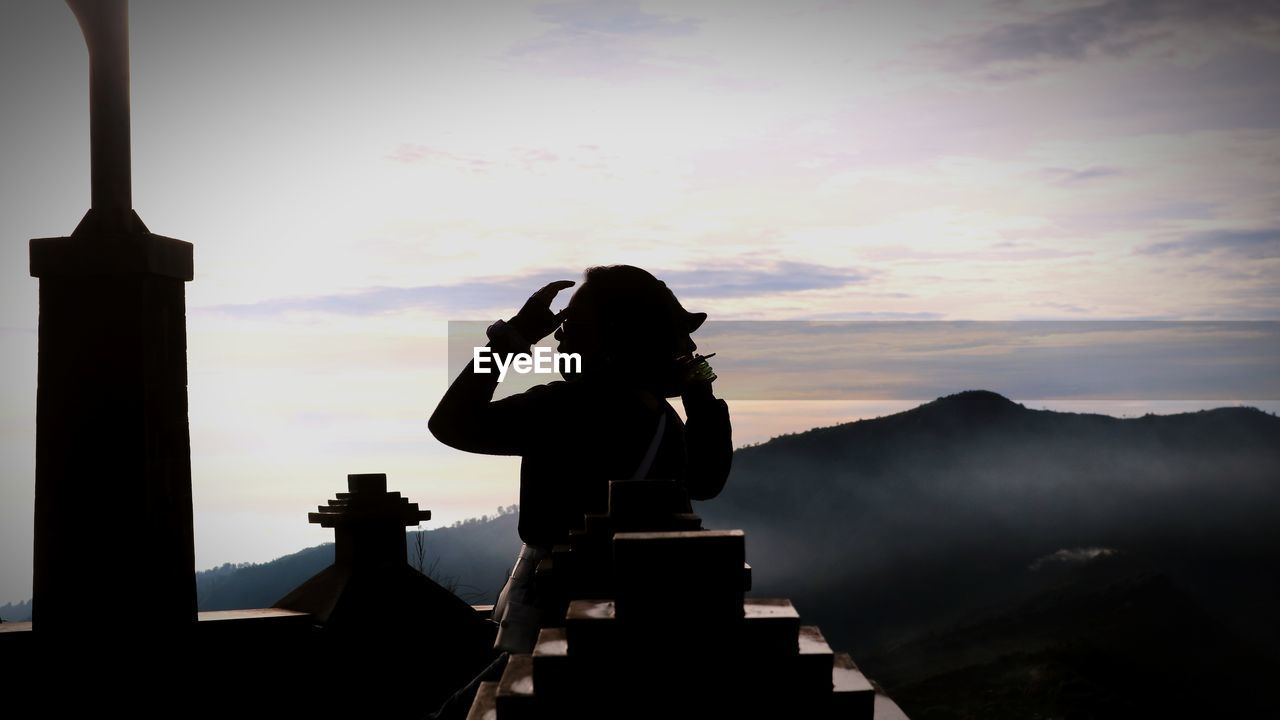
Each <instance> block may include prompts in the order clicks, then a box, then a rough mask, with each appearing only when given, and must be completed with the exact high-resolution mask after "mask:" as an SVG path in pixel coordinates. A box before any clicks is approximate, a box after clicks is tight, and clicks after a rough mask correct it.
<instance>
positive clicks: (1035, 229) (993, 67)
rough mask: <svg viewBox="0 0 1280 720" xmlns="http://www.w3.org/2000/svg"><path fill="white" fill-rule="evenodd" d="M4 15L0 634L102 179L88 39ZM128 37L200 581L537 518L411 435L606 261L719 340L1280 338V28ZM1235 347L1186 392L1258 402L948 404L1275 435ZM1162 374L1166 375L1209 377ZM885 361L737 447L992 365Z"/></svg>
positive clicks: (139, 172) (407, 28) (1036, 23)
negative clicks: (477, 355) (914, 335)
mask: <svg viewBox="0 0 1280 720" xmlns="http://www.w3.org/2000/svg"><path fill="white" fill-rule="evenodd" d="M0 18H2V19H0V54H2V55H3V59H2V61H0V91H2V92H3V95H2V97H3V103H2V104H0V139H2V143H3V144H2V147H3V155H2V158H3V166H2V168H0V182H2V183H3V185H0V253H2V259H3V263H2V264H0V272H3V274H4V275H3V280H2V281H0V288H2V289H3V293H4V294H3V303H0V337H2V338H3V345H2V352H3V363H4V372H3V374H2V380H0V392H2V396H0V397H2V400H3V404H2V405H0V467H2V468H3V469H4V471H5V472H4V475H3V476H2V477H0V604H3V603H4V602H7V601H18V600H22V599H25V598H27V597H29V595H30V591H31V520H32V512H33V490H34V446H35V388H36V334H35V333H36V322H37V313H38V310H37V302H36V297H37V288H38V283H37V281H36V280H35V279H33V278H31V277H30V276H29V275H28V272H27V241H28V240H29V239H30V238H33V237H44V236H53V235H65V234H68V233H70V231H71V230H72V229H73V228H74V227H75V225H76V223H77V222H78V221H79V219H80V217H81V216H82V215H83V214H84V212H85V210H86V209H87V208H88V204H89V165H88V156H89V155H88V113H87V97H88V90H87V88H88V72H87V71H88V68H87V54H86V52H85V48H84V41H83V39H82V37H81V35H80V31H79V28H78V27H77V25H76V23H75V21H74V18H73V17H72V15H71V12H70V10H69V9H68V8H67V7H66V6H65V5H64V4H62V3H59V2H34V1H31V0H26V1H23V2H13V3H7V4H6V6H5V9H4V10H3V11H2V14H0ZM131 33H132V36H131V43H132V73H133V76H132V80H133V88H132V104H133V182H134V206H135V208H136V209H137V211H138V213H139V214H140V216H141V217H142V219H143V220H144V221H145V222H146V223H147V225H148V226H149V227H150V229H151V230H152V231H153V232H156V233H159V234H162V235H168V236H171V237H176V238H180V239H183V240H187V241H189V242H192V243H194V245H195V268H196V276H195V280H194V281H193V282H191V283H190V284H188V286H187V307H188V334H189V337H188V342H189V350H188V362H189V378H190V379H189V382H190V389H189V393H190V419H191V442H192V471H193V489H194V500H195V520H196V554H197V567H198V568H206V567H210V566H212V565H215V564H220V563H223V562H227V561H231V562H239V561H264V560H268V559H271V558H273V557H276V556H279V555H281V554H284V553H287V552H292V551H294V550H297V549H300V548H302V547H305V546H307V545H312V544H317V543H319V542H324V541H328V540H330V539H331V533H330V531H326V530H322V529H320V528H318V527H315V526H310V525H308V524H307V523H306V513H307V511H308V510H312V509H314V508H313V507H312V506H314V505H317V504H320V503H323V502H324V501H325V500H326V499H327V498H328V497H331V496H332V495H333V494H334V493H335V492H338V491H341V490H344V489H345V476H346V474H347V473H350V472H386V473H387V474H388V475H389V485H390V487H391V489H394V490H399V491H401V492H402V493H404V494H405V495H407V496H408V497H409V498H410V499H411V500H414V501H417V502H419V503H420V504H421V505H422V506H423V507H426V508H430V509H432V510H433V511H434V513H435V518H434V519H433V520H432V521H431V523H429V524H428V525H427V527H438V526H440V525H441V524H448V523H451V522H453V521H455V520H458V519H462V518H465V517H470V516H475V515H479V514H482V513H492V512H493V511H494V508H496V507H497V506H499V505H509V504H511V503H514V502H515V501H516V487H517V479H516V476H517V470H518V462H519V460H518V458H489V457H482V456H473V455H465V454H463V453H459V452H456V451H453V450H451V449H449V448H446V447H444V446H442V445H440V444H439V443H437V442H436V441H435V440H434V439H433V438H432V437H431V436H430V435H429V434H428V433H427V431H426V418H427V417H428V415H429V414H430V413H431V410H432V409H433V408H434V406H435V403H436V401H437V400H438V399H439V397H440V395H441V393H443V391H444V389H445V387H446V383H447V382H448V369H447V367H446V362H447V352H446V350H447V348H446V345H447V342H446V329H447V324H448V322H449V321H450V320H476V321H485V322H488V321H491V320H493V319H497V318H499V317H510V316H511V315H512V314H513V313H514V312H515V310H516V309H517V308H519V306H520V305H521V303H522V302H523V301H524V299H525V298H526V297H527V296H528V295H529V294H530V293H531V292H532V291H533V290H535V289H537V288H538V287H539V286H541V285H542V284H544V283H545V282H548V281H549V280H552V279H557V278H565V279H580V278H581V274H582V271H583V269H584V268H586V267H588V266H590V265H597V264H613V263H628V264H634V265H640V266H643V267H645V268H647V269H649V270H650V271H652V272H653V273H654V274H655V275H657V276H658V277H659V278H661V279H664V280H665V281H666V282H667V283H668V284H669V285H670V286H671V287H672V289H673V290H674V291H675V292H676V294H677V295H678V296H679V297H680V299H681V300H682V302H683V303H684V304H685V306H686V307H688V308H689V309H691V310H698V311H704V312H707V313H708V314H709V315H710V316H711V318H712V321H713V323H714V322H717V321H791V322H790V323H781V324H779V325H777V327H785V328H788V330H789V331H796V329H797V328H802V327H808V326H804V325H802V324H801V321H952V320H978V321H1033V320H1034V321H1043V320H1055V321H1056V320H1072V321H1086V320H1087V321H1115V320H1140V321H1173V320H1178V321H1187V320H1206V321H1243V320H1253V321H1277V320H1280V302H1278V301H1280V283H1278V282H1277V278H1280V182H1277V180H1280V3H1277V2H1245V1H1233V0H1218V1H1216V2H1214V1H1209V0H1205V1H1202V2H1201V1H1192V0H1170V1H1168V2H1158V1H1154V0H1151V1H1146V0H1100V1H1097V2H1089V3H1078V2H1070V3H1069V2H1031V1H1025V2H1024V1H1020V0H993V1H991V2H976V1H974V2H947V3H938V2H928V1H915V0H893V1H892V2H832V1H826V0H824V1H815V0H789V1H788V2H749V1H741V2H714V1H711V0H681V1H679V2H677V1H675V0H671V1H669V2H667V1H664V2H641V1H639V0H635V1H627V0H609V1H605V2H573V1H571V2H550V3H546V2H523V1H521V2H514V1H507V0H501V1H499V0H486V1H485V2H469V1H465V0H458V1H456V2H453V1H451V2H422V1H419V2H409V1H407V0H398V1H391V2H388V1H382V0H367V1H366V2H333V1H331V0H306V1H304V0H288V1H274V0H273V1H267V0H262V1H257V0H255V1H249V0H237V1H230V0H219V1H218V2H208V1H204V2H198V1H196V0H134V2H132V3H131ZM564 300H567V294H566V295H565V296H564V297H562V298H561V301H560V302H559V303H557V306H558V305H559V304H561V303H563V301H564ZM713 323H709V325H708V328H707V330H708V332H713V328H714V327H715V326H714V324H713ZM935 326H937V327H943V325H942V324H930V327H935ZM723 327H726V328H728V327H731V324H726V325H724V326H723ZM851 327H860V328H865V325H856V326H851ZM984 327H986V326H984ZM993 327H994V326H993ZM1020 327H1023V326H1020ZM1025 327H1030V325H1027V326H1025ZM1077 327H1078V326H1077ZM1153 327H1161V326H1153ZM1176 327H1183V326H1176ZM1214 327H1217V328H1218V329H1221V328H1223V327H1225V328H1227V330H1225V331H1223V332H1228V331H1229V332H1228V334H1229V335H1230V343H1227V344H1226V345H1223V344H1221V343H1218V342H1217V341H1216V340H1215V341H1214V344H1215V345H1216V346H1217V347H1219V349H1221V348H1222V347H1227V348H1230V350H1228V351H1226V354H1225V355H1223V354H1222V352H1220V353H1219V355H1218V356H1215V358H1213V359H1212V363H1210V360H1207V359H1197V360H1196V362H1199V363H1200V365H1198V366H1197V367H1201V368H1204V367H1208V365H1209V364H1212V365H1213V367H1215V368H1219V367H1225V366H1229V365H1233V364H1234V365H1235V366H1238V367H1239V368H1243V369H1242V370H1239V371H1238V372H1236V373H1234V376H1235V378H1236V379H1237V380H1240V379H1241V378H1243V380H1241V382H1240V383H1236V384H1231V383H1227V384H1222V385H1215V384H1214V383H1216V382H1219V379H1221V378H1223V377H1226V375H1224V374H1223V373H1215V372H1208V371H1206V372H1205V373H1200V374H1197V373H1183V374H1180V375H1177V378H1178V379H1177V380H1176V382H1175V381H1172V380H1171V381H1170V384H1167V385H1165V386H1162V387H1160V388H1159V389H1158V390H1151V389H1150V388H1147V389H1144V390H1141V391H1138V390H1135V391H1133V392H1131V393H1128V394H1127V395H1126V393H1125V392H1120V391H1115V389H1114V388H1112V391H1111V392H1108V391H1106V390H1105V389H1100V388H1097V387H1081V388H1078V391H1073V390H1072V389H1071V388H1067V387H1064V386H1062V385H1061V384H1056V385H1055V384H1054V383H1053V382H1051V378H1050V377H1049V375H1050V374H1053V373H1054V372H1055V371H1054V368H1055V367H1062V368H1065V367H1067V365H1066V364H1063V363H1062V362H1061V357H1060V356H1055V357H1057V358H1059V360H1056V361H1054V362H1058V363H1059V364H1058V365H1054V362H1049V361H1046V362H1045V363H1044V364H1042V365H1035V366H1034V367H1036V368H1042V369H1043V370H1044V372H1045V373H1046V374H1045V376H1044V379H1043V381H1042V380H1041V379H1040V376H1038V375H1036V374H1035V373H1034V372H1031V371H1029V370H1026V368H1027V367H1031V366H1025V365H1024V366H1022V367H1023V372H1022V373H1021V375H1020V376H1019V377H1017V378H1016V379H1012V378H1009V377H1005V376H1002V375H992V374H988V373H990V372H991V371H990V370H989V367H990V366H981V367H977V366H969V365H963V367H964V368H965V369H964V371H963V372H961V371H959V370H956V371H955V373H956V374H954V375H947V374H944V375H943V377H948V378H952V377H954V378H955V382H957V383H960V382H965V383H969V382H970V381H972V383H973V384H972V385H965V386H957V387H951V388H949V389H945V390H942V391H941V392H952V391H959V390H964V389H968V387H985V388H987V389H991V390H995V391H997V392H1002V393H1004V394H1006V395H1008V396H1010V397H1011V398H1012V399H1014V400H1016V401H1019V402H1024V403H1027V404H1028V406H1029V407H1058V408H1071V409H1077V408H1085V407H1093V408H1094V409H1101V410H1102V411H1107V412H1114V413H1116V414H1120V413H1141V412H1147V411H1151V410H1154V411H1158V412H1166V411H1175V410H1182V409H1189V408H1197V407H1208V406H1214V405H1221V404H1230V403H1234V402H1248V403H1251V404H1255V405H1259V406H1261V407H1266V408H1274V407H1276V403H1275V402H1274V401H1276V400H1277V399H1280V392H1278V391H1277V388H1276V387H1275V386H1274V385H1273V384H1271V383H1273V382H1274V380H1268V378H1269V377H1271V376H1273V375H1274V376H1280V373H1275V372H1273V371H1274V370H1276V369H1278V368H1277V366H1276V361H1277V358H1280V350H1278V343H1277V342H1276V337H1277V336H1276V334H1275V333H1274V328H1271V329H1268V328H1270V326H1267V325H1261V326H1253V325H1250V326H1220V327H1219V326H1214ZM1233 328H1234V329H1233ZM1018 332H1021V331H1020V330H1019V331H1018ZM1144 332H1154V331H1152V329H1151V328H1149V327H1148V328H1146V329H1145V330H1144ZM1215 332H1217V330H1215ZM1049 335H1052V336H1053V337H1055V338H1058V339H1060V338H1061V336H1060V335H1056V334H1054V333H1049ZM1036 337H1037V338H1039V337H1042V336H1040V335H1036ZM1079 337H1083V336H1079ZM1146 337H1147V336H1143V338H1146ZM695 339H700V338H699V337H698V336H695ZM1077 339H1078V338H1077ZM1157 340H1158V341H1156V340H1153V341H1152V343H1150V344H1146V345H1144V347H1147V348H1148V352H1149V353H1150V357H1157V356H1159V357H1165V358H1168V357H1171V356H1176V353H1177V352H1188V351H1187V350H1186V348H1187V347H1189V346H1188V345H1186V344H1184V343H1182V342H1181V341H1179V342H1173V341H1171V340H1169V339H1168V337H1164V336H1161V338H1158V339H1157ZM700 341H701V340H700ZM1166 341H1167V342H1168V343H1169V344H1164V343H1166ZM477 342H482V341H481V340H480V339H479V338H477ZM801 342H807V341H806V340H795V341H788V342H787V343H786V344H785V345H778V344H774V345H772V346H770V345H768V344H765V343H759V344H757V345H750V344H749V343H748V344H743V345H738V346H734V345H732V343H729V342H728V341H726V342H725V343H723V344H721V345H719V346H714V347H713V345H714V343H709V342H707V343H703V345H704V348H705V349H706V350H708V351H711V350H716V351H718V352H720V353H721V354H722V355H724V358H723V359H722V362H723V363H724V364H716V368H717V370H719V371H721V373H722V376H724V381H725V383H730V382H732V381H731V379H730V376H729V369H731V368H733V367H734V365H733V363H734V362H735V361H738V362H743V363H744V364H743V367H747V366H750V365H751V363H755V365H754V367H757V368H759V367H764V368H765V370H766V371H768V372H774V371H775V370H776V371H777V372H782V370H784V369H785V368H786V367H788V366H787V365H786V363H787V362H788V357H790V361H791V362H796V361H797V357H799V360H800V361H804V360H805V359H806V356H805V352H806V350H805V348H807V347H808V346H807V345H802V344H799V343H801ZM896 342H897V341H895V340H891V339H886V340H883V342H879V343H877V344H876V345H875V347H876V348H877V351H876V354H875V356H874V357H876V358H880V360H881V362H880V364H879V365H877V364H876V363H874V362H870V361H865V360H866V358H864V359H863V360H864V361H865V362H864V361H859V362H857V363H854V362H850V363H848V364H841V363H839V362H835V363H834V364H832V363H828V364H826V365H824V366H823V368H819V369H818V370H815V371H814V372H813V374H812V375H811V377H810V379H809V380H807V382H809V383H810V385H808V386H807V391H806V387H803V386H791V387H789V388H788V390H787V391H786V392H779V393H778V394H776V395H775V396H770V395H769V394H768V391H767V390H766V391H763V392H762V391H760V390H759V387H758V386H757V387H756V388H755V394H751V393H750V392H746V391H743V393H742V394H740V396H739V397H741V398H742V399H740V400H737V401H736V402H735V401H734V398H733V397H732V395H730V401H731V403H733V404H732V405H731V408H732V410H733V413H734V422H735V443H736V444H738V445H741V444H745V443H749V442H759V441H762V440H766V439H768V438H769V437H772V436H774V435H778V434H781V433H784V432H795V431H799V430H803V429H807V428H809V427H813V426H815V425H829V424H833V423H836V422H842V421H846V420H851V419H855V418H858V417H864V416H874V415H878V414H884V413H887V412H891V411H896V410H899V409H904V408H906V407H910V406H912V405H914V404H917V403H918V402H920V401H922V400H928V399H932V398H933V397H936V396H937V395H938V394H941V393H940V392H939V390H938V389H939V384H938V383H937V382H936V381H937V379H938V377H939V375H938V373H939V372H942V370H940V368H942V369H943V370H948V371H949V370H951V369H954V368H958V367H961V365H957V364H954V363H952V362H951V358H953V357H960V356H961V355H967V356H972V355H974V354H980V353H954V354H947V353H946V352H942V351H940V350H939V349H938V348H939V347H940V346H937V345H934V346H931V347H932V350H931V352H932V354H933V355H932V357H933V358H934V362H932V363H926V364H919V365H912V364H910V363H907V364H902V363H899V362H897V361H896V360H895V361H894V362H892V363H890V362H888V361H887V360H886V358H898V357H900V356H897V355H894V354H893V353H908V352H909V351H911V348H907V346H905V345H897V344H895V343H896ZM966 342H968V341H966ZM1002 342H1003V341H1002ZM1036 342H1037V343H1040V342H1041V341H1040V340H1037V341H1036ZM1054 342H1058V341H1057V340H1054ZM1135 342H1139V343H1146V342H1147V340H1146V339H1141V340H1137V341H1135ZM1235 343H1239V344H1235ZM979 344H980V345H981V344H982V343H979ZM1077 344H1078V342H1077ZM727 347H739V348H740V350H741V351H740V352H739V353H738V354H737V356H736V357H735V355H734V353H733V352H725V350H726V348H727ZM753 347H754V350H752V349H751V348H753ZM782 347H785V348H787V349H788V352H786V353H783V352H777V351H779V350H780V349H781V348H782ZM849 347H850V348H853V350H851V352H856V348H857V347H863V346H859V345H856V344H850V345H849ZM913 347H914V346H913ZM966 347H969V348H972V347H973V346H972V345H966ZM983 347H988V346H987V345H983ZM797 348H799V349H797ZM904 348H905V349H904ZM1170 348H1173V349H1172V350H1171V349H1170ZM816 353H817V350H815V351H814V353H811V354H810V355H808V356H807V357H818V355H817V354H816ZM1171 353H1173V354H1174V355H1171ZM1233 353H1234V354H1233ZM837 355H840V353H825V356H827V357H834V356H837ZM868 357H871V356H870V355H868ZM1196 358H1200V356H1198V355H1197V356H1196ZM717 359H720V358H717ZM748 360H749V361H750V362H745V361H748ZM770 362H774V363H776V365H769V364H768V363H770ZM1187 362H1188V366H1190V364H1191V361H1187ZM761 363H763V365H761ZM791 367H794V365H792V366H791ZM1073 367H1075V368H1076V369H1077V370H1078V369H1079V365H1078V363H1077V364H1075V365H1073ZM984 368H988V369H984ZM890 370H894V371H896V374H895V375H894V376H893V377H892V380H893V382H892V384H891V385H885V384H884V383H879V382H878V379H879V378H880V377H881V376H878V375H875V374H874V373H876V372H885V373H888V372H889V371H890ZM1106 372H1108V370H1107V369H1106V368H1104V367H1100V368H1099V370H1098V373H1099V374H1103V373H1106ZM841 373H843V375H842V374H841ZM1193 375H1194V376H1195V377H1196V378H1198V379H1188V378H1191V377H1192V376H1193ZM740 377H745V370H744V371H743V375H741V376H740ZM838 377H847V378H850V380H849V383H848V387H844V388H843V390H844V391H843V392H839V393H824V392H822V391H821V389H822V388H824V387H830V386H831V383H832V382H833V381H832V378H838ZM884 377H885V378H888V377H889V376H888V375H887V374H886V375H885V376H884ZM855 379H856V380H855ZM944 384H945V383H944ZM842 387H843V386H842ZM876 387H892V388H894V390H893V392H872V391H871V390H870V389H871V388H876ZM802 397H804V398H808V399H799V398H802ZM815 398H824V399H823V400H818V399H815ZM1099 399H1106V400H1109V401H1110V404H1109V405H1107V406H1106V407H1103V406H1102V405H1096V404H1095V405H1094V406H1090V403H1093V402H1095V401H1098V400H1099Z"/></svg>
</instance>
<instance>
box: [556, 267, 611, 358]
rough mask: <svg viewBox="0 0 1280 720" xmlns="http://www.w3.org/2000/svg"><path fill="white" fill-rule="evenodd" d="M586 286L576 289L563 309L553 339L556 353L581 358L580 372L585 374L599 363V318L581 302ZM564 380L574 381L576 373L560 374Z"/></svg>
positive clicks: (592, 309)
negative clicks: (561, 317) (562, 316)
mask: <svg viewBox="0 0 1280 720" xmlns="http://www.w3.org/2000/svg"><path fill="white" fill-rule="evenodd" d="M586 289H587V286H586V285H583V286H582V287H580V288H578V291H577V292H575V293H574V294H573V297H572V298H570V300H569V305H568V306H567V307H565V311H564V320H563V322H562V323H561V324H560V327H559V328H558V329H557V330H556V331H555V334H554V335H553V337H555V339H556V340H558V341H559V344H558V345H557V346H556V351H557V352H561V353H577V354H578V355H580V356H581V357H582V370H583V372H584V373H585V372H586V371H587V369H588V368H590V367H591V366H592V363H593V362H598V361H599V354H600V346H601V342H600V341H601V338H600V318H599V316H598V314H597V313H596V312H595V310H594V308H592V307H591V305H590V304H589V303H587V302H584V301H583V291H584V290H586ZM560 374H561V375H562V376H563V377H564V379H565V380H576V379H578V378H579V374H578V373H565V372H564V371H563V369H562V370H561V373H560Z"/></svg>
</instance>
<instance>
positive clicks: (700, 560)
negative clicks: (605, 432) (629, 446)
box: [468, 480, 905, 720]
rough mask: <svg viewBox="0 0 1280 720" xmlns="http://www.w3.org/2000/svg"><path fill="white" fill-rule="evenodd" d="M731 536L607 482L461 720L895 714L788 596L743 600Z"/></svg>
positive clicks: (666, 484) (547, 563) (665, 487)
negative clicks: (525, 635)
mask: <svg viewBox="0 0 1280 720" xmlns="http://www.w3.org/2000/svg"><path fill="white" fill-rule="evenodd" d="M744 555H745V536H744V534H743V532H742V531H741V530H705V529H702V528H701V520H700V519H699V518H698V516H697V515H695V514H693V513H692V512H689V503H688V499H687V498H686V497H681V490H680V488H679V487H678V486H677V485H676V484H675V483H674V482H672V481H663V480H631V481H614V482H613V483H612V484H611V485H610V502H609V511H608V513H606V514H602V515H588V516H586V517H585V518H584V523H583V527H582V528H581V529H580V530H578V531H575V532H573V533H571V537H570V542H569V543H568V544H567V545H563V546H559V547H557V548H555V550H554V552H553V553H552V556H551V557H549V558H547V559H545V560H543V561H542V563H541V564H540V566H539V568H538V574H537V583H538V594H539V597H540V598H542V599H543V601H544V603H545V604H544V616H545V617H552V618H554V619H555V621H553V622H552V623H550V624H549V625H548V626H547V627H544V628H543V629H542V631H541V633H540V634H539V636H538V643H537V645H536V647H535V648H534V649H533V652H532V653H530V654H517V655H513V656H512V657H511V659H510V661H509V662H508V664H507V666H506V669H505V670H504V672H503V674H502V677H501V678H500V679H499V680H497V681H493V682H485V683H482V684H481V686H480V689H479V691H478V692H477V694H476V699H475V701H474V703H473V704H472V707H471V712H470V714H469V716H468V717H469V719H470V720H531V719H550V718H557V719H558V718H570V719H577V718H600V717H608V718H653V717H662V718H690V719H692V718H712V717H735V718H848V719H849V720H905V716H904V715H903V714H902V712H901V710H899V709H898V707H897V706H896V705H895V704H894V703H893V701H891V700H890V699H889V698H887V697H885V696H884V695H883V694H879V693H877V692H876V689H875V687H874V686H873V685H872V684H871V682H870V681H869V680H867V678H866V677H865V676H863V674H862V673H861V672H860V671H859V670H858V668H857V666H856V665H855V664H854V662H853V660H852V659H851V658H850V657H849V656H848V655H847V654H844V653H835V652H833V651H832V649H831V647H830V646H829V645H828V644H827V641H826V639H825V638H823V636H822V632H821V631H820V630H819V629H818V628H817V627H816V626H813V625H804V624H802V623H801V621H800V615H799V613H798V612H797V611H796V609H795V608H794V607H793V606H792V604H791V602H790V601H789V600H786V599H784V598H754V597H746V596H745V595H744V593H745V592H746V591H747V590H749V589H750V587H751V568H750V566H749V565H747V564H746V563H745V562H744Z"/></svg>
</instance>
